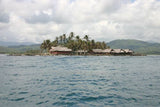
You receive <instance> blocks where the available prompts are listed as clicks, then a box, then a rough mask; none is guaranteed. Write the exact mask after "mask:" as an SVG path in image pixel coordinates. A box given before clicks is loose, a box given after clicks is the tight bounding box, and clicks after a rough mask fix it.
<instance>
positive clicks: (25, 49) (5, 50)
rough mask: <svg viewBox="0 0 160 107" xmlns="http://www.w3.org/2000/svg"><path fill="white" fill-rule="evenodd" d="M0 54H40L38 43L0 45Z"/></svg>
mask: <svg viewBox="0 0 160 107" xmlns="http://www.w3.org/2000/svg"><path fill="white" fill-rule="evenodd" d="M0 54H11V55H21V54H24V55H27V54H33V55H34V54H40V45H39V44H36V45H29V46H28V45H27V46H24V45H20V46H8V47H4V46H0Z"/></svg>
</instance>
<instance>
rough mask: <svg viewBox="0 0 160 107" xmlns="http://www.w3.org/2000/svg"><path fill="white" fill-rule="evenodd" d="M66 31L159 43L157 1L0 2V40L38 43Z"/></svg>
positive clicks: (102, 38) (159, 3)
mask: <svg viewBox="0 0 160 107" xmlns="http://www.w3.org/2000/svg"><path fill="white" fill-rule="evenodd" d="M70 32H74V33H75V34H76V35H79V36H80V37H84V35H86V34H87V35H89V37H90V38H91V39H95V40H98V41H106V42H108V41H111V40H115V39H138V40H143V41H153V42H160V41H159V40H160V0H0V41H6V42H35V43H40V42H42V41H43V40H45V39H50V40H54V39H55V37H56V36H60V35H62V34H64V33H65V34H67V35H68V34H69V33H70Z"/></svg>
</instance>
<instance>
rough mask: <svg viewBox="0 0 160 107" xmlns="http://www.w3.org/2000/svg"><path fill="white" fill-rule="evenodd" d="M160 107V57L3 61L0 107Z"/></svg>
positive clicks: (0, 59) (0, 61) (0, 63)
mask: <svg viewBox="0 0 160 107" xmlns="http://www.w3.org/2000/svg"><path fill="white" fill-rule="evenodd" d="M52 106H58V107H61V106H62V107H63V106H67V107H81V106H83V107H84V106H85V107H86V106H87V107H94V106H98V107H103V106H108V107H115V106H116V107H117V106H118V107H153V106H154V107H160V56H139V57H138V56H132V57H131V56H46V57H44V56H43V57H42V56H5V55H0V107H52Z"/></svg>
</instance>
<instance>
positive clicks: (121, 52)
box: [111, 49, 125, 54]
mask: <svg viewBox="0 0 160 107" xmlns="http://www.w3.org/2000/svg"><path fill="white" fill-rule="evenodd" d="M111 53H113V54H123V53H125V51H124V50H123V49H113V50H112V51H111Z"/></svg>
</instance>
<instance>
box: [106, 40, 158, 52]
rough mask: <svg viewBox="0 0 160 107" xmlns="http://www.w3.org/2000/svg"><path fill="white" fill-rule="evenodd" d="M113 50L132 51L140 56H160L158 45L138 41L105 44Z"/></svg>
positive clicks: (119, 41) (118, 41) (115, 41)
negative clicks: (140, 54)
mask: <svg viewBox="0 0 160 107" xmlns="http://www.w3.org/2000/svg"><path fill="white" fill-rule="evenodd" d="M107 45H108V46H110V47H111V48H113V49H116V48H121V49H126V48H128V49H132V50H134V51H135V52H137V53H142V54H160V43H149V42H144V41H140V40H131V39H122V40H114V41H111V42H109V43H107Z"/></svg>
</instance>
